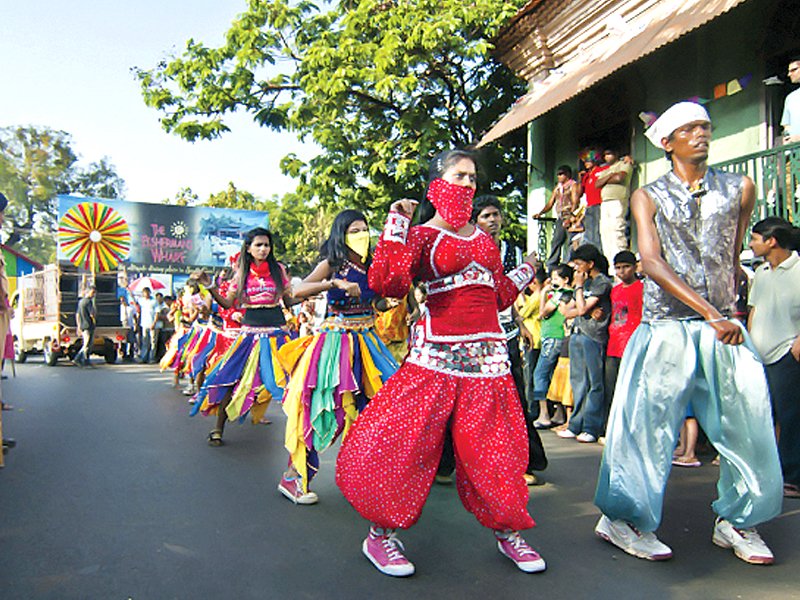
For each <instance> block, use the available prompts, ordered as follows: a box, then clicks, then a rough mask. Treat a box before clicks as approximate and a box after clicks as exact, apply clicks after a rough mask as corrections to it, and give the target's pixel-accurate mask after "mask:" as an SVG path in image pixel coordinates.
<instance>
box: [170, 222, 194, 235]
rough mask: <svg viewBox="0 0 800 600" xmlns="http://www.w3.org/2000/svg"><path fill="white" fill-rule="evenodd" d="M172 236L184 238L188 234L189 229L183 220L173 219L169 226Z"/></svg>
mask: <svg viewBox="0 0 800 600" xmlns="http://www.w3.org/2000/svg"><path fill="white" fill-rule="evenodd" d="M169 231H170V233H171V234H172V237H174V238H177V239H179V240H181V239H183V238H185V237H186V236H187V235H188V234H189V230H188V229H187V227H186V223H184V222H183V221H175V222H174V223H173V224H172V225H171V226H170V228H169Z"/></svg>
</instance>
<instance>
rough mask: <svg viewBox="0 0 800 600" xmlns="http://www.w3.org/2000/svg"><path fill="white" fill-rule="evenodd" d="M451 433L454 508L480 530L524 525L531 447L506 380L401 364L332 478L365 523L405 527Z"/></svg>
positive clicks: (529, 522)
mask: <svg viewBox="0 0 800 600" xmlns="http://www.w3.org/2000/svg"><path fill="white" fill-rule="evenodd" d="M451 416H452V424H451V430H452V434H453V445H454V449H455V457H456V486H457V489H458V494H459V496H460V497H461V502H462V503H463V504H464V507H465V508H466V509H467V510H468V511H470V512H471V513H472V514H474V515H475V517H476V518H477V519H478V521H479V522H480V523H481V525H484V526H485V527H489V528H491V529H513V530H520V529H527V528H529V527H533V525H534V522H533V519H532V518H531V516H530V515H529V514H528V511H527V503H528V489H527V486H526V485H525V481H524V478H523V474H524V473H525V469H526V467H527V463H528V445H527V444H528V442H527V434H526V431H525V421H524V417H523V415H522V409H521V407H520V402H519V399H518V397H517V391H516V388H515V387H514V380H513V379H512V377H511V375H510V374H508V375H502V376H498V377H486V378H477V377H461V376H455V375H447V374H443V373H439V372H436V371H433V370H430V369H426V368H424V367H421V366H419V365H416V364H413V363H409V362H406V363H404V364H403V366H402V367H400V370H399V371H397V373H395V374H394V376H392V377H391V378H390V379H389V380H388V381H387V382H386V384H385V385H384V386H383V388H381V390H380V391H379V392H378V394H376V395H375V397H374V398H373V399H372V400H371V401H370V403H369V404H368V405H367V407H366V409H365V410H364V411H363V412H362V413H361V415H360V416H359V417H358V419H357V420H356V422H355V424H354V425H353V427H352V429H351V430H350V432H349V434H348V435H347V438H346V439H345V441H344V443H343V445H342V448H341V450H340V451H339V457H338V460H337V463H336V482H337V484H338V485H339V488H340V489H341V490H342V493H343V494H344V496H345V498H347V500H348V501H349V502H350V504H352V505H353V507H354V508H355V509H356V510H357V511H358V512H359V513H360V514H361V516H363V517H364V518H365V519H367V520H369V521H370V522H372V523H375V524H376V525H378V526H380V527H387V528H392V529H395V528H408V527H410V526H411V525H413V524H414V523H416V521H417V519H419V516H420V513H421V512H422V507H423V505H424V504H425V500H426V498H427V497H428V493H429V492H430V488H431V485H432V484H433V478H434V475H435V474H436V468H437V466H438V464H439V458H440V456H441V454H442V445H443V441H444V432H445V428H446V427H447V422H448V419H450V418H451Z"/></svg>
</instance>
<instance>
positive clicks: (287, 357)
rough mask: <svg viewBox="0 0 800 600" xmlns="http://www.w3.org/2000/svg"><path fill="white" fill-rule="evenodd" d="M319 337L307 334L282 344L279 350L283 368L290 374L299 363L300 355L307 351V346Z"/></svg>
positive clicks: (279, 358)
mask: <svg viewBox="0 0 800 600" xmlns="http://www.w3.org/2000/svg"><path fill="white" fill-rule="evenodd" d="M315 339H317V337H316V336H308V335H307V336H305V337H301V338H298V339H296V340H292V341H291V342H287V343H285V344H284V345H283V346H281V349H280V350H278V361H279V362H280V364H281V367H283V370H284V371H286V372H287V373H289V374H292V373H293V371H294V368H295V365H297V362H298V361H299V360H300V357H301V356H302V355H303V352H305V351H306V348H308V346H309V345H310V344H312V343H313V342H314V340H315Z"/></svg>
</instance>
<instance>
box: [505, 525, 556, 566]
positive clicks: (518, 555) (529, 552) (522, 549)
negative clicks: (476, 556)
mask: <svg viewBox="0 0 800 600" xmlns="http://www.w3.org/2000/svg"><path fill="white" fill-rule="evenodd" d="M494 535H495V537H496V538H497V549H498V550H500V554H503V555H504V556H507V557H508V558H510V559H511V561H512V562H513V563H514V564H515V565H517V567H518V568H519V570H520V571H525V572H526V573H539V572H540V571H544V570H545V569H546V568H547V565H546V564H545V562H544V559H543V558H542V557H541V556H539V553H538V552H536V550H534V549H533V548H531V547H530V546H529V545H528V542H526V541H525V540H524V539H522V536H521V535H520V534H519V531H506V532H501V531H495V532H494Z"/></svg>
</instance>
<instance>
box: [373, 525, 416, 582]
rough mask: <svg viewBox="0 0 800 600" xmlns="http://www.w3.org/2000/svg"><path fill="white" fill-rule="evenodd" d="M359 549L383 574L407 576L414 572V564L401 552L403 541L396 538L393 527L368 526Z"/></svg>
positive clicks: (402, 550) (403, 549)
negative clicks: (365, 537)
mask: <svg viewBox="0 0 800 600" xmlns="http://www.w3.org/2000/svg"><path fill="white" fill-rule="evenodd" d="M361 551H362V552H363V553H364V556H366V557H367V558H368V559H369V560H370V562H371V563H372V564H373V565H375V568H376V569H378V571H380V572H381V573H383V574H384V575H391V576H392V577H408V576H409V575H413V574H414V564H413V563H412V562H411V561H409V560H408V559H407V558H406V557H405V555H404V554H403V552H404V551H405V548H404V547H403V543H402V542H401V541H400V540H399V539H397V536H396V535H395V532H394V529H382V528H380V527H370V528H369V535H368V536H367V539H365V540H364V543H363V544H361Z"/></svg>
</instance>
